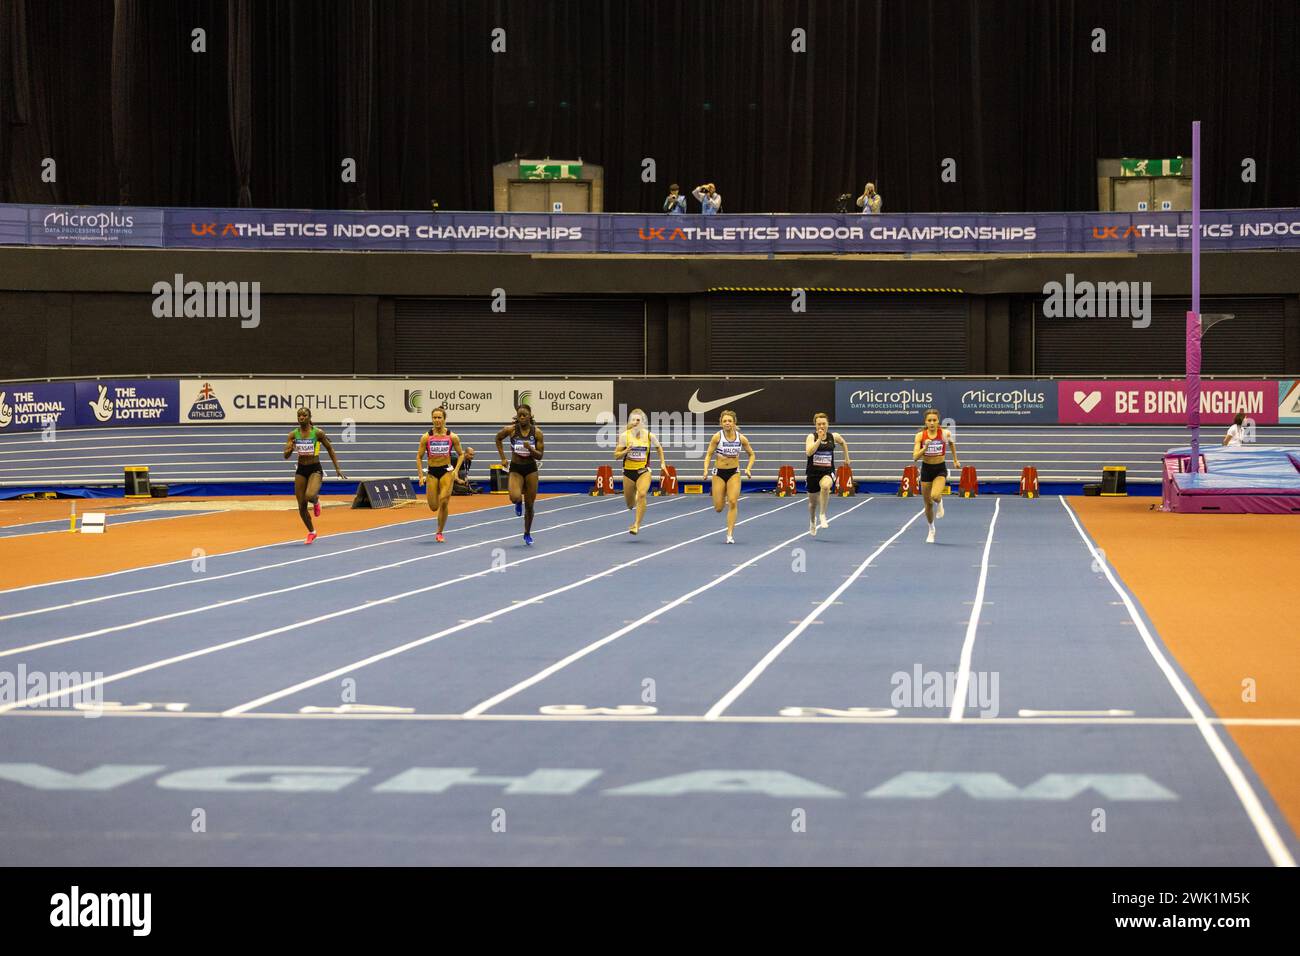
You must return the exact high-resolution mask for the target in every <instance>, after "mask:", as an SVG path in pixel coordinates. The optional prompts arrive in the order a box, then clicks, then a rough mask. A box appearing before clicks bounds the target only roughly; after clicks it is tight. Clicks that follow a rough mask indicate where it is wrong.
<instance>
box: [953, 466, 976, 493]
mask: <svg viewBox="0 0 1300 956" xmlns="http://www.w3.org/2000/svg"><path fill="white" fill-rule="evenodd" d="M957 490H958V491H960V492H961V496H962V497H963V498H978V497H979V493H980V483H979V478H977V477H976V475H975V466H974V465H966V466H965V467H963V468H962V470H961V485H959V486H958V489H957Z"/></svg>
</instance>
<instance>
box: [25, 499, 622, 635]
mask: <svg viewBox="0 0 1300 956" xmlns="http://www.w3.org/2000/svg"><path fill="white" fill-rule="evenodd" d="M599 500H600V499H598V498H587V499H586V500H585V501H582V502H579V503H578V504H576V505H565V506H564V507H562V508H547V509H545V510H540V509H539V510H538V512H537V514H539V515H542V514H548V515H550V514H556V513H558V512H561V511H568V510H570V509H571V508H584V507H586V506H587V505H588V504H591V503H592V502H595V501H599ZM204 514H211V512H204ZM419 520H420V521H421V522H424V521H433V520H435V519H434V518H433V517H429V518H422V519H419ZM518 520H519V518H518V517H517V516H516V515H515V514H514V513H513V512H511V514H510V515H509V516H508V517H505V518H493V519H491V520H490V521H476V522H475V523H473V524H467V525H455V526H453V527H452V528H451V529H449V530H448V534H450V535H453V536H455V535H457V534H459V533H460V532H462V531H469V530H470V529H471V528H482V527H484V526H486V525H490V524H501V523H502V522H506V521H518ZM389 527H400V526H399V525H390V526H389ZM436 533H437V532H436V531H426V532H423V533H422V534H412V535H407V536H406V537H402V538H385V539H384V540H383V541H373V542H371V543H370V544H360V545H357V546H356V547H352V548H341V549H339V550H338V551H322V552H320V553H319V554H312V555H309V556H308V557H305V558H294V559H292V560H290V561H277V562H276V563H274V564H261V565H258V566H257V567H252V568H244V569H243V570H242V571H228V572H226V573H225V574H201V575H194V576H193V577H189V578H185V579H184V580H182V581H173V582H171V583H170V584H155V585H154V586H153V587H148V588H136V589H135V590H133V591H116V592H114V593H112V594H101V595H99V596H98V597H90V598H82V599H81V600H80V601H68V602H67V603H65V604H51V605H49V606H47V607H38V608H33V609H32V610H29V611H15V612H13V613H12V614H0V621H11V620H13V619H14V618H19V617H31V616H32V615H34V614H48V613H49V612H51V611H63V610H67V609H68V608H72V607H81V606H82V605H85V604H98V603H99V602H100V601H111V600H113V599H115V598H123V597H134V596H136V595H137V594H150V593H152V592H154V591H166V590H168V589H170V588H179V587H188V586H189V585H191V584H207V583H208V582H209V581H221V580H224V579H225V578H237V577H239V576H240V575H241V574H255V573H257V572H258V571H270V570H272V569H274V568H284V567H288V566H289V565H291V564H302V563H304V562H306V561H323V560H325V559H326V558H334V557H337V556H339V555H341V554H351V553H353V552H354V551H365V550H367V549H368V548H382V547H384V546H385V545H390V544H401V543H403V542H406V541H417V540H419V539H420V538H432V537H433V536H434V535H435V534H436ZM484 543H485V544H486V543H487V542H484ZM227 553H233V552H227ZM440 553H442V552H440ZM218 557H225V555H224V554H221V555H213V558H214V559H215V558H218ZM430 557H432V555H430ZM185 560H186V561H191V562H192V560H193V559H192V558H186V559H185Z"/></svg>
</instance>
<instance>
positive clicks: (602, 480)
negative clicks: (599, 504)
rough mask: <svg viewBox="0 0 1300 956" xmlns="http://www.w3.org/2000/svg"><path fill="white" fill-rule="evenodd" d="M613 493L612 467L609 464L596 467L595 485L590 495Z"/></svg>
mask: <svg viewBox="0 0 1300 956" xmlns="http://www.w3.org/2000/svg"><path fill="white" fill-rule="evenodd" d="M613 493H614V468H613V466H611V465H598V466H597V467H596V486H595V487H594V488H592V489H591V494H592V497H595V496H597V495H612V494H613Z"/></svg>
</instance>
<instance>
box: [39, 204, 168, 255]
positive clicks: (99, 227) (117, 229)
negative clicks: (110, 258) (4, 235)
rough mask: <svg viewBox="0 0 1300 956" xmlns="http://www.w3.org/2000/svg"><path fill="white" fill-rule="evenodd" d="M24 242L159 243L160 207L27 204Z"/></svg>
mask: <svg viewBox="0 0 1300 956" xmlns="http://www.w3.org/2000/svg"><path fill="white" fill-rule="evenodd" d="M25 208H26V210H27V243H28V244H29V245H37V246H41V245H54V246H161V245H162V244H163V217H164V215H165V212H164V210H162V209H148V208H140V207H133V206H113V207H107V206H27V207H25Z"/></svg>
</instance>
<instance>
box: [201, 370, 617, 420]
mask: <svg viewBox="0 0 1300 956" xmlns="http://www.w3.org/2000/svg"><path fill="white" fill-rule="evenodd" d="M180 394H181V409H182V410H181V421H183V422H204V423H210V422H234V423H237V424H243V423H252V422H278V423H288V425H290V426H292V425H293V423H294V421H295V416H296V414H297V410H298V407H299V406H304V407H306V408H308V409H310V410H311V413H312V419H313V421H316V422H319V423H321V424H325V423H327V422H341V421H343V420H345V419H350V420H352V421H354V422H359V423H360V422H368V423H401V422H413V423H420V424H423V425H427V424H428V423H429V414H430V413H431V412H432V411H433V410H434V409H435V408H437V407H438V406H440V405H441V406H443V407H444V408H446V409H447V420H448V422H449V423H450V424H451V425H452V426H453V427H455V425H456V423H457V422H461V423H470V424H484V423H491V424H503V425H504V424H505V423H506V422H508V421H509V420H510V419H511V418H513V417H514V413H515V406H516V405H517V404H528V405H531V406H532V409H533V414H534V416H536V418H537V421H538V424H540V425H542V427H545V426H546V425H547V424H549V423H555V424H561V423H568V424H582V423H586V424H596V422H597V419H598V418H599V416H600V415H601V414H602V413H603V414H608V413H609V412H610V411H611V410H612V409H613V403H614V383H613V382H612V381H611V380H609V379H490V380H469V379H467V380H457V379H448V380H442V381H439V380H436V379H423V378H410V379H296V378H294V379H216V378H210V379H183V380H182V381H181V383H180Z"/></svg>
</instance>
